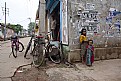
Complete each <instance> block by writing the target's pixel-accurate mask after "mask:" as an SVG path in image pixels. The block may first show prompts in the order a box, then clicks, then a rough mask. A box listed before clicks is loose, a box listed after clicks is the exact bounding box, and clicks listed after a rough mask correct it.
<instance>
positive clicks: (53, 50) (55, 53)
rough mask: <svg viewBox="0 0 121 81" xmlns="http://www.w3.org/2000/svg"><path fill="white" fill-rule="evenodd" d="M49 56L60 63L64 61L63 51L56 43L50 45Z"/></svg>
mask: <svg viewBox="0 0 121 81" xmlns="http://www.w3.org/2000/svg"><path fill="white" fill-rule="evenodd" d="M48 52H49V58H50V60H51V61H52V62H54V63H56V64H59V63H61V61H62V52H61V50H60V49H59V48H58V47H56V46H55V45H50V46H49V48H48Z"/></svg>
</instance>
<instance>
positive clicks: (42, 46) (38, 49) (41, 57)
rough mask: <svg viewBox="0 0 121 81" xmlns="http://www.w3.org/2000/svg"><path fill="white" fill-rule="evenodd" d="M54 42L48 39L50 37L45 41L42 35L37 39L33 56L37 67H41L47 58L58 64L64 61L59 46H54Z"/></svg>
mask: <svg viewBox="0 0 121 81" xmlns="http://www.w3.org/2000/svg"><path fill="white" fill-rule="evenodd" d="M46 36H47V35H46ZM45 40H46V42H45ZM52 42H53V41H50V40H49V39H48V36H47V37H45V39H44V37H43V36H42V35H40V36H37V37H36V39H35V40H34V49H33V54H32V55H33V65H34V66H35V67H39V66H41V65H42V64H43V62H44V61H45V58H48V59H49V60H51V61H52V62H54V63H56V64H59V63H61V61H62V59H63V55H62V52H61V50H60V48H59V45H58V46H57V45H55V44H54V42H53V43H52ZM58 43H59V42H58Z"/></svg>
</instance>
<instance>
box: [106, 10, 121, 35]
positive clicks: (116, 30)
mask: <svg viewBox="0 0 121 81" xmlns="http://www.w3.org/2000/svg"><path fill="white" fill-rule="evenodd" d="M118 15H121V11H118V10H117V9H115V8H110V9H109V13H108V16H107V17H106V24H107V27H108V29H107V30H106V31H107V35H111V36H114V35H118V34H120V30H121V27H120V20H119V19H118V18H116V17H117V16H118Z"/></svg>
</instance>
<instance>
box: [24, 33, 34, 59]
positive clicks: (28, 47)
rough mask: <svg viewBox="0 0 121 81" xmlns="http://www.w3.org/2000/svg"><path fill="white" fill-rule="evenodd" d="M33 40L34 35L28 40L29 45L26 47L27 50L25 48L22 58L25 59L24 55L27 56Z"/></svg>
mask: <svg viewBox="0 0 121 81" xmlns="http://www.w3.org/2000/svg"><path fill="white" fill-rule="evenodd" d="M33 38H34V35H32V36H31V39H30V41H29V43H28V45H27V48H26V51H25V54H24V58H26V55H27V53H28V51H29V50H30V48H31V46H32V40H33ZM31 52H32V51H31Z"/></svg>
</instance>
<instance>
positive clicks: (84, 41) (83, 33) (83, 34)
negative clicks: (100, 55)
mask: <svg viewBox="0 0 121 81" xmlns="http://www.w3.org/2000/svg"><path fill="white" fill-rule="evenodd" d="M80 44H81V61H82V63H83V64H84V62H85V54H86V46H87V37H86V29H82V31H81V36H80Z"/></svg>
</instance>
